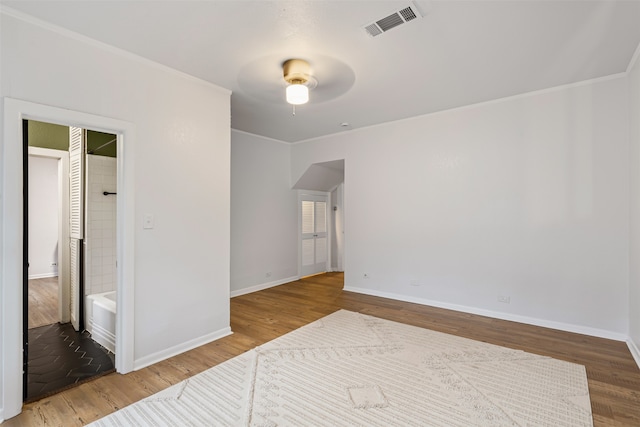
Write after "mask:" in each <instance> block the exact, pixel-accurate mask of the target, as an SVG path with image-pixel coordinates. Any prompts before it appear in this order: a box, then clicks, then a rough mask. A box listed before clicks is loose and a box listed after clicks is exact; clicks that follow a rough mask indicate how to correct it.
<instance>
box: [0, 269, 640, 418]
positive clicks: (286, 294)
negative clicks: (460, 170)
mask: <svg viewBox="0 0 640 427" xmlns="http://www.w3.org/2000/svg"><path fill="white" fill-rule="evenodd" d="M342 287H343V275H342V274H340V273H329V274H324V275H320V276H313V277H309V278H306V279H302V280H298V281H296V282H292V283H288V284H285V285H281V286H278V287H275V288H271V289H267V290H264V291H260V292H255V293H252V294H248V295H243V296H239V297H236V298H233V299H232V300H231V328H232V330H233V331H234V334H233V335H231V336H228V337H225V338H223V339H220V340H218V341H215V342H212V343H209V344H207V345H204V346H201V347H198V348H196V349H194V350H191V351H189V352H186V353H183V354H181V355H178V356H176V357H173V358H171V359H168V360H165V361H163V362H160V363H157V364H155V365H152V366H150V367H148V368H145V369H141V370H139V371H136V372H132V373H130V374H127V375H120V374H110V375H107V376H104V377H101V378H98V379H96V380H95V381H91V382H88V383H85V384H82V385H80V386H79V387H76V388H74V389H71V390H67V391H64V392H62V393H59V394H57V395H55V396H52V397H48V398H45V399H43V400H41V401H38V402H35V403H31V404H28V405H25V406H24V409H23V413H22V414H21V415H19V416H18V417H15V418H13V419H11V420H8V421H7V422H5V425H6V426H41V425H46V426H62V425H64V426H80V425H83V424H85V423H88V422H91V421H94V420H96V419H98V418H100V417H102V416H104V415H107V414H109V413H111V412H113V411H115V410H117V409H120V408H122V407H124V406H126V405H128V404H130V403H133V402H135V401H137V400H140V399H142V398H144V397H146V396H149V395H151V394H153V393H155V392H157V391H160V390H162V389H164V388H166V387H168V386H169V385H171V384H175V383H176V382H179V381H181V380H183V379H185V378H187V377H189V376H192V375H194V374H196V373H199V372H201V371H203V370H205V369H207V368H209V367H211V366H214V365H217V364H219V363H221V362H223V361H225V360H227V359H229V358H232V357H234V356H236V355H238V354H241V353H243V352H245V351H247V350H249V349H251V348H253V347H255V346H257V345H260V344H263V343H265V342H267V341H270V340H272V339H274V338H277V337H278V336H280V335H283V334H285V333H287V332H290V331H292V330H294V329H296V328H298V327H300V326H302V325H305V324H307V323H309V322H311V321H314V320H317V319H319V318H321V317H323V316H325V315H327V314H330V313H332V312H334V311H336V310H339V309H346V310H352V311H358V312H361V313H365V314H370V315H374V316H377V317H381V318H384V319H389V320H393V321H397V322H402V323H407V324H411V325H415V326H420V327H424V328H429V329H433V330H437V331H441V332H446V333H450V334H454V335H459V336H463V337H467V338H472V339H475V340H479V341H485V342H489V343H493V344H497V345H502V346H505V347H510V348H515V349H520V350H524V351H528V352H531V353H536V354H542V355H547V356H551V357H555V358H557V359H562V360H567V361H570V362H574V363H580V364H583V365H585V366H586V369H587V377H588V381H589V392H590V396H591V406H592V409H593V421H594V425H595V426H640V370H639V369H638V366H637V365H636V364H635V362H634V360H633V358H632V356H631V354H630V352H629V350H628V348H627V346H626V344H625V343H622V342H617V341H611V340H606V339H602V338H593V337H589V336H584V335H578V334H572V333H568V332H561V331H557V330H552V329H545V328H540V327H536V326H529V325H523V324H519V323H514V322H508V321H503V320H496V319H491V318H488V317H482V316H476V315H472V314H466V313H460V312H454V311H449V310H444V309H439V308H433V307H427V306H422V305H418V304H411V303H405V302H399V301H394V300H388V299H384V298H378V297H372V296H367V295H360V294H356V293H351V292H344V291H342Z"/></svg>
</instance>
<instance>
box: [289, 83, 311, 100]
mask: <svg viewBox="0 0 640 427" xmlns="http://www.w3.org/2000/svg"><path fill="white" fill-rule="evenodd" d="M287 102H288V103H289V104H293V105H301V104H306V103H307V102H309V88H308V87H306V86H305V85H303V84H300V83H295V84H291V85H289V86H287Z"/></svg>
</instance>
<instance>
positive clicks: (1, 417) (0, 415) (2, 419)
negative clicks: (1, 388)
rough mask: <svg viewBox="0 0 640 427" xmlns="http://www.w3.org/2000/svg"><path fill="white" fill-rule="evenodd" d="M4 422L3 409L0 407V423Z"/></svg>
mask: <svg viewBox="0 0 640 427" xmlns="http://www.w3.org/2000/svg"><path fill="white" fill-rule="evenodd" d="M3 422H4V409H3V408H0V424H2V423H3Z"/></svg>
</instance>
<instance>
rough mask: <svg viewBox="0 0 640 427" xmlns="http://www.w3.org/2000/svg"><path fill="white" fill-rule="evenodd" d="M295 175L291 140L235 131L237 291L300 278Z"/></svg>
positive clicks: (233, 262)
mask: <svg viewBox="0 0 640 427" xmlns="http://www.w3.org/2000/svg"><path fill="white" fill-rule="evenodd" d="M289 176H290V148H289V145H288V144H284V143H281V142H278V141H274V140H271V139H267V138H263V137H259V136H256V135H251V134H248V133H244V132H238V131H232V133H231V291H232V295H240V294H242V293H246V292H250V291H255V290H258V289H262V288H266V287H269V286H273V285H276V284H280V283H284V282H287V281H290V280H294V279H295V278H297V275H298V242H297V236H298V234H297V227H298V210H297V193H296V192H295V190H292V189H291V185H290V183H289Z"/></svg>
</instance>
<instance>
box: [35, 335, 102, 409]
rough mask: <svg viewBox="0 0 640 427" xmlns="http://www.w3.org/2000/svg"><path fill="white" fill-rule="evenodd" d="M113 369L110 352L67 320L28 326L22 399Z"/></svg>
mask: <svg viewBox="0 0 640 427" xmlns="http://www.w3.org/2000/svg"><path fill="white" fill-rule="evenodd" d="M113 371H114V354H113V353H109V352H108V350H106V349H105V348H104V347H102V346H101V345H99V344H97V343H96V342H94V341H93V340H92V339H91V336H90V334H89V333H88V332H76V331H75V330H74V329H73V326H71V324H70V323H64V324H61V323H54V324H52V325H47V326H40V327H38V328H32V329H29V369H28V378H27V398H26V399H25V401H26V402H32V401H34V400H38V399H41V398H43V397H45V396H48V395H50V394H53V393H56V392H58V391H61V390H63V389H66V388H69V387H70V386H73V385H74V384H79V383H81V382H84V381H86V380H88V379H90V378H93V377H96V376H100V375H104V374H106V373H109V372H113Z"/></svg>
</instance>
